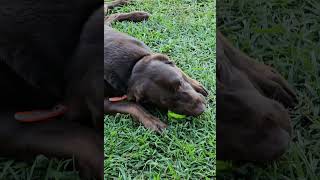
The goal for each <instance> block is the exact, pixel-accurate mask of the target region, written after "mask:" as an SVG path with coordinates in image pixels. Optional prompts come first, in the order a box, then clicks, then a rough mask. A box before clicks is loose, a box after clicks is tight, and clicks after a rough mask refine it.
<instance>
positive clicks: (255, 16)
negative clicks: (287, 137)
mask: <svg viewBox="0 0 320 180" xmlns="http://www.w3.org/2000/svg"><path fill="white" fill-rule="evenodd" d="M218 2H219V3H218V4H217V14H218V17H219V18H221V19H219V22H218V28H219V29H220V30H221V31H222V32H224V33H225V34H226V35H227V37H228V38H229V39H231V40H232V42H233V44H235V45H236V46H237V47H240V49H242V50H244V51H245V52H246V53H248V54H249V55H250V56H252V57H254V58H256V59H258V60H260V61H263V62H265V63H266V64H270V65H271V66H273V67H275V68H276V69H277V70H278V71H279V72H280V73H281V74H282V75H283V76H285V77H286V79H288V81H289V83H290V84H292V85H293V86H294V87H295V88H296V91H297V94H298V97H299V104H298V105H297V107H296V108H295V109H294V110H291V117H292V124H293V127H294V134H293V140H292V143H291V146H290V149H289V150H288V152H287V153H286V154H285V155H284V156H283V157H282V158H281V159H280V160H278V161H276V162H272V163H269V164H266V165H257V164H252V163H247V164H244V165H242V166H240V167H239V168H237V169H235V171H234V172H233V173H230V172H229V173H225V174H224V175H223V176H222V175H221V176H219V177H220V178H219V179H227V180H229V179H244V180H247V179H259V180H264V179H265V180H272V179H277V180H278V179H281V180H295V179H299V180H302V179H306V180H318V179H319V175H320V141H319V139H320V118H319V117H320V116H319V112H320V110H319V108H320V105H319V103H320V99H319V97H320V78H319V70H320V69H319V67H320V63H319V62H320V44H319V37H320V34H319V31H320V25H319V17H320V11H319V9H320V2H319V1H317V0H294V1H293V0H270V1H263V0H241V1H236V0H234V1H231V0H220V1H218ZM221 20H223V23H221V22H222V21H221ZM218 174H220V173H218Z"/></svg>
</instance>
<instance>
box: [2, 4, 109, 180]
mask: <svg viewBox="0 0 320 180" xmlns="http://www.w3.org/2000/svg"><path fill="white" fill-rule="evenodd" d="M0 12H1V13H0V21H1V22H2V25H0V82H1V85H2V86H1V93H0V97H1V112H0V123H1V124H0V144H1V145H0V155H1V156H5V157H14V158H19V159H20V158H22V159H29V158H30V157H33V156H35V155H38V154H44V155H46V156H50V157H63V158H71V157H73V156H74V157H75V159H76V160H77V162H78V165H79V168H80V174H81V177H82V179H92V178H96V179H103V133H101V131H102V129H103V107H102V99H103V81H102V76H103V68H102V59H103V49H102V48H103V40H102V39H103V18H104V13H103V4H102V1H100V0H80V1H78V0H77V1H76V0H71V1H65V0H62V1H61V0H48V1H28V2H27V1H26V2H22V1H17V0H10V1H1V3H0ZM56 104H63V105H64V106H66V107H67V108H68V111H67V112H66V114H65V116H64V118H62V117H51V118H49V119H47V120H48V121H43V122H32V123H23V122H20V121H17V119H16V118H15V116H14V114H15V113H16V112H17V111H29V110H33V109H48V108H50V107H52V106H54V105H56ZM41 112H46V111H41ZM31 115H32V116H37V113H35V114H31Z"/></svg>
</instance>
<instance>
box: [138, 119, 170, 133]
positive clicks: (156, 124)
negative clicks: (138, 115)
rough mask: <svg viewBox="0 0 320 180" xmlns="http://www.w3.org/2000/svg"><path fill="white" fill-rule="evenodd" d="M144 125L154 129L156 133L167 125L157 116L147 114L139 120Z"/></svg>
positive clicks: (160, 131)
mask: <svg viewBox="0 0 320 180" xmlns="http://www.w3.org/2000/svg"><path fill="white" fill-rule="evenodd" d="M141 122H142V124H143V125H144V127H146V128H148V129H150V130H152V131H155V132H157V133H162V132H163V131H164V130H165V129H166V128H167V127H168V125H167V124H165V123H164V122H162V121H160V120H159V119H158V118H156V117H153V116H148V117H146V119H144V120H142V121H141Z"/></svg>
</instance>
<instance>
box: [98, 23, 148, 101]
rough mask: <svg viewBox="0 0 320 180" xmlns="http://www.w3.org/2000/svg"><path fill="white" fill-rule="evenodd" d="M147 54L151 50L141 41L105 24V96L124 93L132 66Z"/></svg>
mask: <svg viewBox="0 0 320 180" xmlns="http://www.w3.org/2000/svg"><path fill="white" fill-rule="evenodd" d="M149 54H151V51H150V49H149V48H148V47H147V46H146V45H145V44H144V43H143V42H141V41H139V40H137V39H135V38H133V37H131V36H129V35H126V34H124V33H121V32H118V31H116V30H113V29H112V28H111V27H109V26H106V25H105V30H104V80H105V83H107V84H108V85H105V96H110V95H121V94H124V93H126V88H127V85H128V84H127V82H128V80H129V77H130V75H131V71H132V68H133V67H134V65H135V64H136V62H137V61H139V60H140V59H142V58H143V57H144V56H146V55H149ZM111 88H112V89H111ZM115 92H118V94H117V93H115Z"/></svg>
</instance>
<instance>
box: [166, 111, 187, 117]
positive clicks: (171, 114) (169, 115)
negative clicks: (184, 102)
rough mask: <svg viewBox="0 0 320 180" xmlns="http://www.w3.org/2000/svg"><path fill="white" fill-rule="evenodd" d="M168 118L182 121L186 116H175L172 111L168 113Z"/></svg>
mask: <svg viewBox="0 0 320 180" xmlns="http://www.w3.org/2000/svg"><path fill="white" fill-rule="evenodd" d="M168 117H169V118H170V119H184V118H186V117H187V116H186V115H183V114H177V113H174V112H172V111H170V110H169V111H168Z"/></svg>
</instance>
